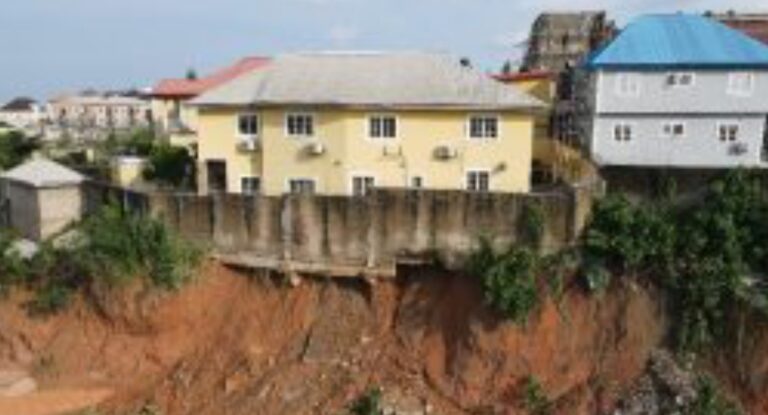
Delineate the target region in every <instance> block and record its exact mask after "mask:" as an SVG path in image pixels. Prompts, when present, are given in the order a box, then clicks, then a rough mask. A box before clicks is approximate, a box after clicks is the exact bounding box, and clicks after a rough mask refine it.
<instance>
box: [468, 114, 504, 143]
mask: <svg viewBox="0 0 768 415" xmlns="http://www.w3.org/2000/svg"><path fill="white" fill-rule="evenodd" d="M498 136H499V118H498V117H495V116H488V115H475V116H472V117H470V119H469V138H497V137H498Z"/></svg>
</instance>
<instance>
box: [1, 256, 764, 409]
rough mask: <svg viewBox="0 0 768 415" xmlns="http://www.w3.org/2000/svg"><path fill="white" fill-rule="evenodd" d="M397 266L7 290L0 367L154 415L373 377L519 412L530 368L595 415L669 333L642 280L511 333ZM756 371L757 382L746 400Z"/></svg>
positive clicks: (399, 395) (452, 291)
mask: <svg viewBox="0 0 768 415" xmlns="http://www.w3.org/2000/svg"><path fill="white" fill-rule="evenodd" d="M409 272H410V273H411V274H412V275H408V276H405V277H404V278H401V279H400V280H399V281H398V282H391V283H384V282H381V283H378V284H377V285H375V286H372V287H370V286H368V285H366V284H365V283H363V282H345V283H338V282H328V281H318V280H305V281H304V282H303V283H302V284H301V285H299V286H298V287H290V286H287V285H286V284H284V283H283V282H281V281H280V280H279V279H277V278H273V277H269V276H264V275H248V274H244V273H241V272H237V271H233V270H229V269H226V268H223V267H220V266H218V265H216V264H210V265H208V266H207V267H206V269H205V270H204V271H203V273H202V274H203V276H202V277H201V278H200V280H199V281H198V282H196V283H195V284H193V285H192V286H191V287H189V288H186V289H185V290H183V291H182V292H181V293H179V294H175V295H165V296H158V295H157V294H152V293H147V292H143V291H141V290H132V291H131V292H130V293H129V294H124V295H120V296H115V295H107V294H103V293H101V294H100V295H99V297H100V298H110V300H108V301H102V302H100V303H101V304H109V306H98V304H97V305H93V304H89V305H86V304H83V303H82V302H81V303H80V304H78V305H76V306H75V307H73V308H72V309H71V310H70V311H67V312H66V313H63V314H62V315H59V316H56V317H52V318H49V319H45V320H39V319H37V320H29V319H28V317H27V316H26V314H25V312H24V310H22V309H21V308H20V307H19V303H21V302H23V296H19V295H17V296H14V298H13V299H11V300H10V301H7V302H5V303H3V304H1V305H0V370H25V371H27V372H28V373H30V375H31V376H33V377H34V378H35V379H36V380H37V382H38V383H39V384H40V388H41V390H42V391H43V393H46V392H51V391H57V390H62V389H64V390H82V391H87V390H99V391H103V390H109V391H111V392H112V395H111V397H110V398H108V399H107V400H106V401H105V402H104V403H103V408H104V409H106V410H108V411H110V412H112V411H116V412H123V411H130V410H133V409H136V408H139V407H141V406H142V405H143V404H145V403H153V404H156V405H157V406H158V407H160V408H161V409H162V410H163V411H164V412H163V413H164V414H165V415H209V414H210V415H222V414H226V415H246V414H247V415H251V414H275V415H282V414H285V415H289V414H290V415H296V414H337V413H339V412H340V411H341V410H342V409H343V408H344V407H345V405H347V404H348V403H349V402H350V401H351V400H352V399H354V398H355V397H357V396H358V395H359V394H360V393H361V391H363V390H365V389H366V388H367V387H368V386H371V385H378V386H381V387H383V388H384V392H385V397H386V398H387V401H390V402H392V403H393V405H394V406H396V407H398V408H400V409H401V410H411V411H414V412H413V413H420V412H421V411H424V410H425V409H431V410H432V413H438V414H447V415H452V414H470V413H500V414H515V413H524V412H523V411H522V410H521V402H522V385H523V382H524V381H525V380H526V379H527V378H528V377H529V376H535V377H536V379H538V380H539V381H540V382H541V383H542V385H543V386H544V389H545V390H546V391H547V394H548V395H549V396H550V397H551V398H552V399H553V400H554V401H556V406H557V408H558V409H557V413H562V414H569V415H572V414H575V415H578V414H597V413H605V412H606V411H608V410H609V409H611V408H612V406H613V405H614V403H615V402H616V400H617V399H618V397H619V395H620V394H621V393H622V392H624V391H625V390H626V389H627V388H628V387H629V385H630V384H631V383H632V382H633V380H634V379H635V378H637V377H638V376H639V375H640V374H641V372H642V371H643V369H644V366H645V364H646V361H647V358H648V356H649V355H650V353H651V351H652V350H653V349H654V348H656V347H657V346H658V345H659V344H660V343H661V342H662V336H663V334H664V333H665V323H664V319H663V315H662V312H661V309H660V306H659V304H658V299H657V298H656V296H655V295H654V294H653V293H649V292H648V291H647V290H644V289H641V288H638V287H623V288H619V289H616V290H615V291H614V292H609V293H605V294H604V295H602V296H585V295H584V294H582V293H581V292H580V291H579V290H577V289H572V290H569V292H568V294H567V295H566V296H565V297H564V299H563V300H562V301H561V302H560V304H555V303H553V302H552V301H548V302H547V303H546V304H544V305H543V307H542V309H541V311H540V313H538V314H537V316H535V317H534V318H533V319H532V320H531V321H530V322H529V323H528V325H527V326H526V327H518V326H515V325H513V324H510V323H504V322H501V321H500V320H499V319H498V318H497V317H496V316H494V314H493V313H491V312H490V311H489V310H488V309H487V308H486V307H485V305H484V304H483V299H482V295H481V293H480V292H479V289H478V284H477V283H476V282H473V281H471V280H470V279H468V278H462V277H458V276H449V275H444V274H440V273H438V272H436V271H424V270H419V271H416V270H413V271H409ZM762 344H764V343H762ZM754 347H755V348H756V349H755V350H758V349H759V347H758V346H754ZM760 373H762V374H765V373H768V368H765V366H763V367H762V369H761V372H760ZM765 379H766V378H759V379H758V380H753V383H754V388H755V389H754V390H755V391H756V393H757V392H759V391H760V390H765V388H764V386H765V385H764V383H765ZM761 387H762V388H763V389H760V388H761ZM28 398H29V397H28ZM6 403H7V402H6ZM85 404H87V402H86V403H85ZM2 405H3V399H1V398H0V409H1V408H3V406H2ZM758 405H759V404H758V403H755V408H757V407H758ZM67 409H71V407H67ZM57 410H58V409H57V408H55V407H52V408H51V411H50V412H49V414H55V413H56V411H57ZM39 413H41V414H43V412H39ZM0 415H3V414H2V413H0ZM9 415H10V414H9ZM13 415H23V414H13ZM45 415H48V414H45Z"/></svg>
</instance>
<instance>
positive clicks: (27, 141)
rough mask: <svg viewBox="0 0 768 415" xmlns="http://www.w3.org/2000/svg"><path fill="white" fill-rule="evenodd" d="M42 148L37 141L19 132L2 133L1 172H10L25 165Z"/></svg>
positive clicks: (0, 148) (0, 144)
mask: <svg viewBox="0 0 768 415" xmlns="http://www.w3.org/2000/svg"><path fill="white" fill-rule="evenodd" d="M39 148H40V142H39V141H38V140H37V139H34V138H30V137H27V136H26V135H24V133H22V132H19V131H10V132H7V133H0V170H8V169H11V168H14V167H16V166H18V165H19V164H21V163H23V162H24V160H26V159H27V158H28V157H29V156H30V155H32V153H33V152H35V150H37V149H39Z"/></svg>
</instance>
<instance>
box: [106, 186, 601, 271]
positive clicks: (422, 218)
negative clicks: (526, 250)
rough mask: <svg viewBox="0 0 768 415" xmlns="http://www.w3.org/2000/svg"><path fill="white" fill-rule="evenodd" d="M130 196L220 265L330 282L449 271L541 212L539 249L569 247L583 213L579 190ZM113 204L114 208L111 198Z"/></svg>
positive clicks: (585, 192) (518, 237)
mask: <svg viewBox="0 0 768 415" xmlns="http://www.w3.org/2000/svg"><path fill="white" fill-rule="evenodd" d="M146 197H147V199H146V203H141V202H139V201H137V200H134V199H135V198H136V194H133V195H132V196H131V197H122V199H124V200H127V201H129V202H130V206H132V207H133V208H136V207H139V208H142V206H146V207H147V208H148V209H149V211H150V212H151V214H153V215H154V216H156V217H159V218H162V219H163V220H164V221H166V222H167V223H168V224H169V225H171V226H172V227H173V228H175V229H177V230H178V231H179V232H180V233H181V234H182V235H183V236H185V237H187V238H189V239H192V240H195V241H197V242H199V243H202V244H206V245H208V246H209V247H211V248H212V249H213V251H214V252H215V253H216V254H217V255H218V256H219V257H220V258H222V259H223V260H225V261H226V262H231V263H233V264H239V265H243V266H252V267H256V268H270V269H278V270H281V271H287V272H297V273H302V272H306V273H316V274H323V275H330V276H358V275H367V274H371V275H376V276H386V275H394V273H395V271H396V267H397V264H398V263H424V262H428V261H434V260H439V261H441V262H442V263H443V264H445V265H447V266H449V267H456V266H459V265H460V264H462V262H463V261H464V260H465V259H466V258H467V257H468V255H469V254H470V253H471V252H472V250H473V248H474V247H475V246H476V244H477V242H478V241H479V239H480V238H481V237H486V238H488V239H489V240H491V241H493V243H494V244H495V245H496V246H497V247H498V248H499V249H503V248H505V247H508V246H510V245H511V244H514V243H518V242H521V241H522V240H523V233H522V232H523V230H522V228H523V227H524V225H523V222H524V215H525V212H527V209H526V206H527V205H532V204H536V205H538V206H540V207H541V209H542V211H543V212H544V216H545V219H546V220H545V222H544V228H543V231H544V237H543V241H542V247H543V249H544V250H545V251H554V250H557V249H559V248H561V247H563V246H564V245H567V244H569V243H571V242H573V241H574V240H575V238H576V237H577V235H578V234H579V232H580V231H581V228H582V227H583V224H584V222H585V221H586V216H587V215H588V212H589V206H591V204H592V200H593V192H592V190H591V189H589V188H581V189H579V188H570V189H562V190H558V191H553V192H549V193H545V194H530V195H527V194H526V195H518V194H472V193H466V192H460V191H407V190H387V189H385V190H377V191H375V192H373V193H372V194H371V195H370V196H368V197H365V198H351V197H338V196H284V197H261V196H255V197H254V196H242V195H216V196H197V195H178V194H151V195H148V196H146ZM115 199H120V198H115Z"/></svg>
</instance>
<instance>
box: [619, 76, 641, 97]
mask: <svg viewBox="0 0 768 415" xmlns="http://www.w3.org/2000/svg"><path fill="white" fill-rule="evenodd" d="M616 93H617V94H619V95H622V96H637V95H640V77H639V76H638V75H636V74H620V75H618V76H617V77H616Z"/></svg>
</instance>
